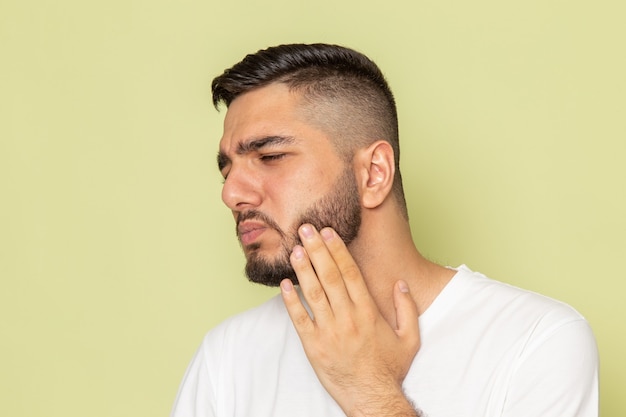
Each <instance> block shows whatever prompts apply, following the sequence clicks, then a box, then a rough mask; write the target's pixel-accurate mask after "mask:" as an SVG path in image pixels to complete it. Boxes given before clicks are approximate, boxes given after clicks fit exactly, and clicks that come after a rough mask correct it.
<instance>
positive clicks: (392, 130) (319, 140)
mask: <svg viewBox="0 0 626 417" xmlns="http://www.w3.org/2000/svg"><path fill="white" fill-rule="evenodd" d="M212 91H213V101H214V104H215V105H216V107H217V106H218V105H219V104H220V103H225V104H226V106H227V107H228V109H229V110H228V113H227V116H226V120H225V127H224V137H223V138H222V142H221V145H220V155H219V157H218V164H219V165H220V169H221V170H222V174H223V175H225V177H226V178H227V179H226V182H225V187H224V192H223V199H224V201H225V203H226V204H227V205H228V206H229V207H230V208H231V210H233V213H234V214H235V216H236V217H238V218H239V220H238V234H239V237H240V240H241V242H242V246H243V247H244V251H245V252H246V255H247V258H248V267H247V272H248V276H249V278H250V279H251V280H253V281H256V282H262V283H265V284H269V285H278V283H279V282H280V280H282V279H283V278H285V277H290V278H292V279H293V278H295V277H294V276H293V271H292V270H291V266H290V265H289V260H288V254H289V253H290V251H291V249H292V248H293V245H295V244H297V243H298V240H297V233H296V229H297V227H298V226H299V225H300V224H301V223H302V222H305V221H306V222H310V223H313V224H314V225H315V226H316V227H318V228H321V227H324V226H331V227H333V228H334V229H335V230H337V231H338V232H339V235H340V236H342V238H343V239H344V240H346V243H349V242H350V241H351V240H352V239H354V238H355V237H356V234H357V232H358V229H359V226H360V213H361V207H360V203H359V196H358V193H359V190H358V187H357V185H356V182H355V178H354V173H353V172H352V168H351V163H352V160H353V157H354V155H355V152H356V151H357V150H358V149H362V148H365V147H367V146H369V145H370V144H372V143H374V142H376V141H381V140H382V141H386V142H388V143H389V144H390V145H391V148H392V149H393V159H394V162H393V163H394V165H395V175H394V177H393V196H394V197H395V199H396V201H397V203H398V204H397V206H398V207H399V208H400V210H401V212H402V214H403V215H404V217H406V204H405V201H404V194H403V191H402V182H401V179H400V171H399V167H398V163H399V144H398V127H397V125H398V123H397V113H396V108H395V102H394V99H393V95H392V93H391V91H390V89H389V87H388V85H387V83H386V81H385V79H384V77H383V75H382V73H381V72H380V70H379V69H378V67H377V66H376V65H375V64H374V63H373V62H372V61H371V60H369V59H368V58H367V57H365V56H364V55H362V54H360V53H358V52H355V51H353V50H351V49H347V48H343V47H339V46H333V45H324V44H315V45H281V46H277V47H273V48H268V49H266V50H262V51H259V52H257V53H256V54H252V55H248V56H246V57H245V58H244V59H243V60H242V61H241V62H239V63H238V64H236V65H234V66H233V67H232V68H230V69H227V70H226V71H225V72H224V73H223V74H222V75H220V76H219V77H217V78H215V79H214V80H213V84H212ZM305 139H306V141H305ZM305 142H307V143H306V146H308V148H305V147H304V144H305ZM326 142H328V144H330V148H329V149H324V146H326ZM301 155H305V156H306V158H301V157H300V156H301ZM244 156H245V157H248V160H247V162H243V161H244V159H243V157H244ZM284 156H286V158H285V160H284V161H283V160H282V158H283V157H284ZM298 158H300V159H298ZM333 158H334V159H336V161H334V162H333V160H334V159H333ZM235 159H237V161H242V162H237V163H235ZM259 161H260V162H259ZM257 162H258V163H257ZM255 164H256V165H255ZM235 166H237V171H234V168H235ZM235 172H236V174H237V176H236V178H232V177H231V175H234V174H233V173H235ZM244 172H245V175H243V174H242V173H244ZM316 173H317V174H316ZM316 175H318V176H319V177H316ZM286 176H287V177H289V178H287V179H286V178H285V177H286ZM292 176H293V178H300V182H299V183H295V180H294V182H291V183H290V182H289V179H291V178H292ZM307 181H308V182H307ZM279 183H280V184H281V187H282V194H287V195H289V194H292V195H291V198H292V199H291V200H290V201H284V202H281V204H279V202H278V200H280V199H281V194H279V193H280V192H281V190H277V189H275V187H274V189H273V188H272V187H271V186H270V184H274V185H276V187H278V186H279ZM300 184H301V185H300ZM309 184H310V185H309ZM298 186H300V187H303V188H302V189H300V190H297V191H298V192H299V194H297V195H296V194H295V193H293V192H292V191H293V189H294V187H295V188H297V187H298ZM244 191H245V192H248V194H246V195H245V196H244V195H243V193H244ZM272 205H273V206H272ZM286 205H289V206H293V207H294V208H293V210H291V211H290V210H289V209H288V208H287V207H285V206H286ZM270 206H272V207H271V208H270ZM268 210H271V211H273V212H274V213H276V216H278V213H279V212H282V211H285V212H284V213H283V214H284V216H283V217H284V220H283V223H284V224H282V225H279V224H277V222H275V221H274V220H273V217H274V213H270V212H268ZM287 214H289V216H287ZM287 218H290V221H289V222H288V221H287ZM298 222H300V223H298ZM268 228H269V229H272V230H274V231H276V233H274V236H273V238H272V237H271V236H269V235H268V234H265V235H266V236H264V237H263V238H262V239H261V238H257V237H258V234H259V233H261V232H258V230H266V229H268ZM272 245H273V247H276V246H278V245H279V246H281V250H280V251H278V252H277V251H274V252H272V253H270V252H268V251H267V250H265V251H264V248H265V249H266V248H269V247H272Z"/></svg>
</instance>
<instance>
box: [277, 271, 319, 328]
mask: <svg viewBox="0 0 626 417" xmlns="http://www.w3.org/2000/svg"><path fill="white" fill-rule="evenodd" d="M280 292H281V295H282V297H283V302H284V303H285V307H287V313H288V314H289V317H290V318H291V321H292V322H293V324H294V326H295V327H296V330H297V331H298V333H300V334H302V335H304V334H308V333H311V332H312V331H313V322H312V321H311V318H310V317H309V313H308V312H307V311H306V309H305V308H304V305H302V301H300V297H299V296H298V292H297V291H296V289H295V288H294V286H293V283H292V282H291V280H289V279H284V280H282V282H281V283H280Z"/></svg>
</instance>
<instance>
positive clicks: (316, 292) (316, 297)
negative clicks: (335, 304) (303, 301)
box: [306, 286, 326, 303]
mask: <svg viewBox="0 0 626 417" xmlns="http://www.w3.org/2000/svg"><path fill="white" fill-rule="evenodd" d="M306 296H307V297H306V298H307V299H308V300H309V302H311V303H320V302H322V301H325V300H326V293H325V292H324V289H323V288H322V287H321V286H315V287H313V288H310V289H309V290H308V291H307V292H306Z"/></svg>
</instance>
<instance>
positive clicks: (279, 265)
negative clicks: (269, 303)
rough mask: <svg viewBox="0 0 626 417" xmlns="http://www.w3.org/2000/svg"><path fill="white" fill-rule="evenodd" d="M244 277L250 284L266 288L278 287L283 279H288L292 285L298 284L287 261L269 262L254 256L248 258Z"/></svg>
mask: <svg viewBox="0 0 626 417" xmlns="http://www.w3.org/2000/svg"><path fill="white" fill-rule="evenodd" d="M246 276H247V277H248V280H249V281H250V282H254V283H257V284H261V285H266V286H268V287H278V286H279V285H280V283H281V281H282V280H283V279H285V278H289V279H291V281H292V282H293V283H294V284H298V277H297V276H296V273H295V271H294V270H293V268H292V267H291V264H290V263H289V261H287V262H284V261H283V262H270V261H268V260H266V259H263V258H261V257H259V256H254V255H253V256H250V257H248V262H247V264H246Z"/></svg>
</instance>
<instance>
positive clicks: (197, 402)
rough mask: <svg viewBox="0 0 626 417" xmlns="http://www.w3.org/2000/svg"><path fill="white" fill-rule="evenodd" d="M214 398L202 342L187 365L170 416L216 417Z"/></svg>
mask: <svg viewBox="0 0 626 417" xmlns="http://www.w3.org/2000/svg"><path fill="white" fill-rule="evenodd" d="M215 398H216V394H215V386H214V384H213V381H212V380H211V375H210V373H209V366H208V364H207V353H206V346H205V343H203V344H202V345H201V346H200V348H199V349H198V351H197V352H196V354H195V355H194V357H193V359H192V361H191V363H190V364H189V366H188V367H187V371H186V372H185V376H184V377H183V380H182V382H181V384H180V388H179V389H178V395H177V396H176V401H175V402H174V407H173V408H172V413H171V417H216V415H217V413H216V401H215Z"/></svg>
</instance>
